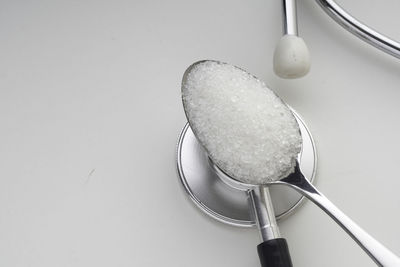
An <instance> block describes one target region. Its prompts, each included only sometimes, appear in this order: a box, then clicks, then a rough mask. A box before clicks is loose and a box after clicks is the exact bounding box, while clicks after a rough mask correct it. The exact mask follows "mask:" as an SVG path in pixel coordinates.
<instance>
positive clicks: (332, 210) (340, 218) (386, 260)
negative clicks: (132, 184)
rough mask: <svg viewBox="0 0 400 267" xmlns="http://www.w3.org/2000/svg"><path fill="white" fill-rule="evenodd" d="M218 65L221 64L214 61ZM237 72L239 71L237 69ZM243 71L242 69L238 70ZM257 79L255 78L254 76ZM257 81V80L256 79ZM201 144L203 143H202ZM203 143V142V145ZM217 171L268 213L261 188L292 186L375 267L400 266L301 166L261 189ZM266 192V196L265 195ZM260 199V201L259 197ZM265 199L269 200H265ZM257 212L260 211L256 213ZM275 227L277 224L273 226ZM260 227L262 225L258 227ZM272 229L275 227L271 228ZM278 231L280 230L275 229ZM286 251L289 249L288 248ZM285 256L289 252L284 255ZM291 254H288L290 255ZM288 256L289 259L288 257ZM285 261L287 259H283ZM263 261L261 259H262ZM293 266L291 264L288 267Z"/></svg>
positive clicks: (184, 81) (272, 232) (396, 258)
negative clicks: (317, 186)
mask: <svg viewBox="0 0 400 267" xmlns="http://www.w3.org/2000/svg"><path fill="white" fill-rule="evenodd" d="M203 62H204V61H199V62H197V63H194V64H193V65H191V66H190V67H189V68H188V69H187V70H186V72H185V74H184V76H183V81H182V88H183V87H184V86H185V83H186V81H187V79H186V78H187V74H188V73H189V72H190V71H191V69H192V68H193V67H195V66H196V65H197V64H202V63H203ZM215 62H218V61H215ZM218 63H219V64H225V63H222V62H218ZM236 68H237V67H236ZM238 69H240V68H238ZM253 77H254V76H253ZM254 79H257V78H256V77H254ZM183 102H184V109H185V113H186V106H185V101H183ZM186 117H187V119H188V121H189V124H191V117H190V116H188V114H187V113H186ZM192 130H193V132H194V134H195V135H196V129H193V128H192ZM199 141H200V140H199ZM200 143H201V141H200ZM202 145H203V146H204V144H202ZM204 148H205V150H206V151H207V147H204ZM214 169H215V171H216V173H217V174H218V175H219V177H220V178H221V179H223V180H224V181H226V182H227V183H229V184H230V185H232V186H236V187H239V188H240V187H242V188H247V189H248V190H249V192H250V197H251V200H252V202H253V206H254V209H257V205H258V204H260V205H261V206H262V207H263V208H264V210H265V211H266V212H267V211H268V209H269V210H271V209H272V208H271V207H268V201H269V200H268V195H267V196H266V194H268V192H267V191H266V190H264V193H263V192H262V190H261V189H262V188H264V186H270V185H274V184H281V185H286V186H289V187H291V188H293V189H295V190H296V191H298V192H299V193H300V194H302V195H304V196H305V197H307V198H308V199H310V200H311V201H313V202H314V203H315V204H316V205H317V206H319V207H320V208H321V209H322V210H324V211H325V212H326V213H327V214H328V215H329V216H330V217H331V218H332V219H333V220H334V221H336V223H338V224H339V225H340V226H341V227H342V228H343V229H344V230H345V231H346V232H347V233H348V234H349V235H350V236H351V237H352V238H353V239H354V240H355V241H356V242H357V243H358V244H359V246H360V247H361V248H362V249H364V251H365V252H366V253H367V254H368V255H369V256H370V257H371V258H372V259H373V260H374V261H375V263H376V264H378V265H379V266H400V258H399V257H397V256H396V255H395V254H394V253H392V252H391V251H390V250H389V249H387V248H386V247H384V246H383V245H382V244H381V243H379V242H378V241H377V240H375V239H374V238H373V237H372V236H370V235H369V234H368V233H367V232H365V231H364V230H363V229H361V228H360V227H359V226H358V225H357V224H356V223H355V222H353V221H352V220H351V219H350V218H349V217H347V216H346V215H345V214H344V213H343V212H342V211H340V210H339V209H338V208H337V207H336V206H335V205H334V204H333V203H332V202H330V201H329V200H328V199H327V198H326V197H325V196H324V195H323V194H322V193H320V192H319V191H318V190H317V189H316V188H315V187H314V186H313V185H312V184H311V183H310V182H309V181H308V180H307V179H306V178H305V177H304V175H303V174H302V172H301V170H300V167H299V164H298V162H297V163H296V166H295V171H294V172H293V173H291V174H290V175H288V176H287V177H284V178H281V179H280V180H277V181H270V182H267V183H265V184H261V185H249V184H245V183H242V182H239V181H238V180H235V179H234V178H233V177H230V176H228V175H226V174H225V173H224V172H223V171H222V170H221V169H219V168H218V166H216V165H214ZM265 192H266V193H265ZM257 193H259V194H257ZM258 195H259V196H261V197H258ZM265 196H266V197H265ZM255 211H256V212H257V210H255ZM256 215H257V214H256ZM264 218H265V219H266V222H267V224H268V223H270V222H269V220H268V214H266V216H264ZM256 219H257V221H258V224H260V220H259V218H256ZM272 223H274V222H272ZM259 226H260V225H259ZM271 226H273V225H271ZM259 228H260V232H261V234H262V235H263V232H262V231H263V229H264V228H265V227H259ZM273 228H274V226H273V227H272V228H271V227H270V229H269V232H270V234H269V233H266V235H265V236H266V237H267V239H268V238H269V237H268V236H270V237H274V229H273ZM276 229H277V228H276ZM279 245H280V244H275V248H276V247H278V246H279ZM285 250H287V246H286V248H285ZM285 253H286V252H285ZM287 253H288V251H287ZM287 256H288V255H287ZM284 258H285V257H284ZM260 259H261V255H260ZM289 265H290V263H289V264H288V266H289ZM280 266H282V265H280ZM285 266H286V265H285Z"/></svg>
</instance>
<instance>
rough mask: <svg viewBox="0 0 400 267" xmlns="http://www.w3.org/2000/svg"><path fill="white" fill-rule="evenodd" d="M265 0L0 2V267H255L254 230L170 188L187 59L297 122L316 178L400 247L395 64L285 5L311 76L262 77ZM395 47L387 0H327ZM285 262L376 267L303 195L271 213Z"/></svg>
mask: <svg viewBox="0 0 400 267" xmlns="http://www.w3.org/2000/svg"><path fill="white" fill-rule="evenodd" d="M279 2H280V1H266V0H262V1H261V0H259V1H239V0H218V1H212V0H205V1H191V0H186V1H179V0H170V1H144V0H143V1H135V0H133V1H132V0H131V1H120V0H117V1H89V0H82V1H51V0H47V1H46V0H38V1H12V0H9V1H1V2H0V266H4V267H26V266H31V267H55V266H57V267H58V266H74V267H79V266H85V267H88V266H96V267H102V266H138V267H139V266H140V267H144V266H174V267H179V266H182V267H187V266H193V267H196V266H197V267H203V266H210V267H212V266H215V267H221V266H230V267H234V266H238V267H239V266H259V262H258V257H257V254H256V250H255V246H256V244H258V242H259V239H258V234H257V231H256V230H254V229H240V228H234V227H231V226H226V225H224V224H222V223H219V222H216V221H213V220H212V219H210V218H208V217H207V216H205V215H203V214H202V213H201V212H199V211H198V210H197V209H196V208H195V207H194V205H193V204H192V203H190V202H189V200H188V198H187V197H186V196H185V195H184V193H183V191H182V188H181V187H180V184H179V182H178V178H177V175H176V170H175V158H174V156H175V145H176V141H177V136H178V134H179V132H180V130H181V128H182V127H183V125H184V124H185V117H184V114H183V109H182V105H181V101H180V81H181V76H182V74H183V72H184V70H185V69H186V67H187V66H188V65H190V64H191V63H193V62H195V61H197V60H200V59H217V60H222V61H227V62H230V63H232V64H235V65H238V66H240V67H243V68H245V69H247V70H248V71H250V72H252V73H253V74H255V75H257V76H258V77H260V78H261V79H263V80H265V81H266V82H267V84H269V85H270V87H271V88H273V89H274V90H275V91H276V92H277V93H278V94H279V95H280V96H281V97H282V98H283V99H284V100H285V101H286V102H287V103H288V104H289V105H291V106H292V107H293V108H295V109H296V110H297V111H298V112H299V113H300V114H301V115H302V116H303V118H304V120H305V121H306V122H307V124H308V126H309V128H310V129H311V131H312V133H313V136H314V138H315V141H316V145H317V148H318V156H319V164H318V173H317V180H316V185H317V187H318V188H319V189H320V190H321V191H322V192H324V193H325V195H327V196H328V197H329V198H330V199H331V200H332V201H333V202H334V203H336V204H337V205H338V206H339V207H340V208H341V209H342V210H343V211H344V212H345V213H347V214H348V215H350V217H352V218H353V219H354V220H355V221H356V222H358V223H359V224H360V225H361V226H362V227H363V228H365V229H366V230H367V231H368V232H369V233H371V234H372V235H373V236H374V237H376V238H377V239H378V240H380V241H381V242H382V243H383V244H385V245H386V246H387V247H389V248H390V249H392V250H393V251H394V252H395V253H397V254H398V255H400V227H399V225H400V212H399V211H400V208H399V207H400V194H399V187H400V180H399V178H400V174H399V165H400V164H399V162H400V156H399V151H400V140H399V136H400V118H399V114H400V75H399V74H400V62H399V60H397V59H394V58H391V57H390V56H387V55H386V54H384V53H382V52H380V51H378V50H376V49H374V48H372V47H370V46H369V45H367V44H364V43H363V42H361V41H360V40H358V39H357V38H355V37H353V36H352V35H350V34H349V33H347V32H346V31H344V30H343V29H342V28H341V27H339V26H338V25H337V24H336V23H334V22H333V21H332V20H331V19H330V18H329V17H328V16H326V15H325V14H324V13H323V12H322V10H321V9H320V7H319V6H318V5H317V4H316V3H315V2H314V1H312V0H304V1H299V4H298V6H299V12H298V13H299V14H298V15H299V26H300V34H301V35H302V36H303V38H304V39H305V40H306V42H307V43H308V45H309V48H310V51H311V53H312V59H313V65H312V70H311V72H310V73H309V75H308V76H307V77H305V78H303V79H299V80H292V81H288V80H282V79H280V78H278V77H276V76H275V75H274V74H273V71H272V66H271V60H272V53H273V48H274V46H275V44H276V42H277V41H278V39H279V38H280V32H281V17H280V3H279ZM339 3H341V4H343V6H344V7H345V8H346V9H347V10H348V11H350V12H351V13H352V14H353V15H356V16H357V17H359V18H360V19H361V20H363V21H365V22H367V23H368V24H370V25H374V28H376V29H377V30H380V31H381V32H383V33H385V34H387V35H390V36H392V37H393V38H395V39H397V40H400V31H399V29H400V19H398V10H399V9H400V2H399V1H396V0H390V1H385V3H386V6H383V3H382V1H377V0H375V1H373V0H368V1H365V0H364V1H362V0H357V1H356V0H341V1H339ZM279 225H280V229H281V232H282V235H283V236H284V237H285V238H287V240H288V243H289V246H290V249H291V255H292V260H293V262H294V266H296V267H300V266H325V267H329V266H375V265H374V264H373V262H372V261H371V260H370V259H369V258H368V256H366V255H365V254H364V252H363V251H362V250H361V249H360V248H359V247H358V246H357V245H356V244H355V243H354V242H353V241H352V240H351V239H350V238H349V237H348V236H347V235H346V234H345V233H344V232H343V231H342V230H341V229H340V228H339V227H338V226H337V225H336V224H335V223H334V222H333V221H332V220H331V219H330V218H328V217H327V216H326V215H325V214H323V213H322V212H321V211H320V210H319V209H318V208H316V207H315V206H314V205H313V204H312V203H309V202H308V203H305V205H303V206H302V207H301V208H300V209H299V210H298V211H297V212H296V213H295V214H293V215H292V216H290V217H288V218H287V219H286V220H284V221H281V222H280V223H279Z"/></svg>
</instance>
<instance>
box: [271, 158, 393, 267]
mask: <svg viewBox="0 0 400 267" xmlns="http://www.w3.org/2000/svg"><path fill="white" fill-rule="evenodd" d="M270 184H281V185H286V186H289V187H291V188H293V189H295V190H296V191H298V192H299V193H301V194H302V195H303V196H306V197H307V198H308V199H310V200H311V201H313V202H314V203H315V204H316V205H318V206H319V207H320V208H321V209H322V210H324V211H325V212H326V213H327V214H328V215H329V216H330V217H331V218H332V219H333V220H334V221H336V223H338V224H339V225H340V226H341V227H342V228H343V229H344V230H345V231H346V232H347V233H348V234H349V235H350V236H351V237H352V238H353V239H354V240H355V241H356V242H357V243H358V244H359V245H360V247H361V248H363V249H364V251H365V252H366V253H367V254H368V255H369V256H370V257H371V258H372V259H373V260H374V261H375V263H376V264H377V265H379V266H397V267H398V266H400V258H399V257H397V256H396V255H395V254H393V253H392V252H391V251H390V250H389V249H387V248H386V247H384V246H383V245H382V244H381V243H379V242H378V241H377V240H375V239H374V238H373V237H372V236H370V235H369V234H368V233H367V232H365V231H364V230H363V229H361V228H360V227H359V226H358V225H357V224H356V223H355V222H353V221H352V220H351V219H350V218H349V217H347V216H346V215H345V214H344V213H343V212H342V211H341V210H339V209H338V208H337V207H336V206H335V205H334V204H333V203H332V202H330V201H329V200H328V199H327V198H326V197H325V196H324V195H323V194H322V193H320V192H319V191H318V190H317V189H316V188H315V187H314V186H313V185H312V184H311V183H310V182H309V181H308V180H307V179H306V178H305V177H304V175H303V174H302V172H301V170H300V167H299V164H297V166H296V169H295V172H294V173H293V174H291V175H289V176H288V177H286V178H284V179H282V180H280V181H276V182H273V183H270Z"/></svg>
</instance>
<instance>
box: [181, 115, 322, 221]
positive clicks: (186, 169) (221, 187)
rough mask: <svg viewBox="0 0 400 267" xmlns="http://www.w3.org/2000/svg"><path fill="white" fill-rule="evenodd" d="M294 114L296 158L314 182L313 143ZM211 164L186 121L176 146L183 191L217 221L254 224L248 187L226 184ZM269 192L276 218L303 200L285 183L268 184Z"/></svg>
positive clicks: (314, 157) (314, 160)
mask: <svg viewBox="0 0 400 267" xmlns="http://www.w3.org/2000/svg"><path fill="white" fill-rule="evenodd" d="M293 114H294V115H295V118H296V120H297V121H298V123H299V126H300V131H301V135H302V138H303V148H302V152H301V153H300V155H299V159H298V160H299V163H300V168H301V170H302V172H303V173H304V175H305V177H308V178H307V179H309V181H310V182H313V180H314V177H315V171H316V164H317V157H316V151H315V144H314V141H313V139H312V137H311V134H310V132H309V130H308V129H307V126H306V125H305V123H304V122H303V121H302V119H301V118H300V117H299V115H298V114H296V113H295V112H293ZM211 164H212V163H211V162H210V160H209V158H208V155H207V153H206V152H205V150H204V149H203V147H202V146H201V145H200V143H199V142H198V141H197V139H196V137H195V136H194V134H193V132H192V130H191V129H190V126H189V124H186V125H185V127H184V128H183V130H182V132H181V134H180V137H179V142H178V147H177V167H178V174H179V178H180V180H181V182H182V184H183V187H184V190H185V192H186V193H187V194H188V196H189V197H190V199H191V200H192V201H193V202H194V203H195V204H196V206H197V207H199V208H200V209H201V210H202V211H203V212H205V213H206V214H207V215H209V216H211V217H212V218H214V219H216V220H218V221H221V222H224V223H227V224H229V225H234V226H242V227H252V226H255V225H256V222H255V220H254V219H253V216H252V214H251V209H250V208H249V198H248V193H247V191H246V190H243V189H239V188H235V187H232V186H230V185H228V184H226V183H225V182H224V181H223V180H222V179H220V178H219V177H218V175H217V173H216V172H215V169H214V168H213V167H212V165H211ZM270 192H271V198H272V203H273V206H274V210H275V214H276V218H277V219H280V218H283V217H285V216H287V215H289V214H291V213H292V212H293V211H294V210H295V209H296V208H297V207H299V205H300V204H301V202H302V200H303V197H302V196H301V195H300V194H299V193H297V192H296V191H294V190H293V189H291V188H288V187H287V186H281V185H273V186H270Z"/></svg>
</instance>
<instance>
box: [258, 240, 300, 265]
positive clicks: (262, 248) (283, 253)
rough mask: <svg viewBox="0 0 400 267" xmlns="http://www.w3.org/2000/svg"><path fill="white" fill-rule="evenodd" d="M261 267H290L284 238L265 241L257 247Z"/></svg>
mask: <svg viewBox="0 0 400 267" xmlns="http://www.w3.org/2000/svg"><path fill="white" fill-rule="evenodd" d="M257 251H258V256H259V257H260V262H261V266H262V267H292V266H293V265H292V260H291V259H290V254H289V247H288V245H287V243H286V239H284V238H276V239H272V240H268V241H265V242H263V243H261V244H260V245H258V246H257Z"/></svg>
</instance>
